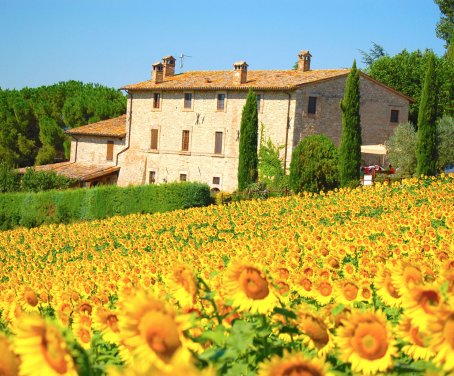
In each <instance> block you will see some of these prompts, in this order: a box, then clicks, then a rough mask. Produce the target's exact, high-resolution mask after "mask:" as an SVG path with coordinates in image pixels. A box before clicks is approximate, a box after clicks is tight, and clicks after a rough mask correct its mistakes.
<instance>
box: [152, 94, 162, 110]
mask: <svg viewBox="0 0 454 376" xmlns="http://www.w3.org/2000/svg"><path fill="white" fill-rule="evenodd" d="M160 107H161V94H160V93H154V94H153V108H154V109H159V108H160Z"/></svg>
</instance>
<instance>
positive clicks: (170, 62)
mask: <svg viewBox="0 0 454 376" xmlns="http://www.w3.org/2000/svg"><path fill="white" fill-rule="evenodd" d="M175 61H176V59H175V58H174V57H173V56H172V55H169V56H166V57H163V58H162V64H163V65H164V77H173V76H174V75H175Z"/></svg>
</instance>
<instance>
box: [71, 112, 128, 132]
mask: <svg viewBox="0 0 454 376" xmlns="http://www.w3.org/2000/svg"><path fill="white" fill-rule="evenodd" d="M66 133H67V134H70V135H74V136H104V137H124V136H125V135H126V115H121V116H119V117H116V118H113V119H108V120H102V121H98V122H97V123H92V124H88V125H83V126H81V127H77V128H73V129H69V130H67V131H66Z"/></svg>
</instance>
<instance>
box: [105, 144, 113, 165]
mask: <svg viewBox="0 0 454 376" xmlns="http://www.w3.org/2000/svg"><path fill="white" fill-rule="evenodd" d="M113 149H114V142H113V141H107V153H106V160H107V161H113Z"/></svg>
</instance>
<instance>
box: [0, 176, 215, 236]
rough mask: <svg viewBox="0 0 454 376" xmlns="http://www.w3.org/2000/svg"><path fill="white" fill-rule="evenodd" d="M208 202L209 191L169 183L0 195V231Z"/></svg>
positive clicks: (152, 211) (191, 184)
mask: <svg viewBox="0 0 454 376" xmlns="http://www.w3.org/2000/svg"><path fill="white" fill-rule="evenodd" d="M211 202H212V199H211V197H210V189H209V187H208V186H207V185H206V184H201V183H169V184H162V185H142V186H134V187H127V188H121V187H117V186H101V187H96V188H90V189H73V190H63V191H46V192H39V193H31V192H30V193H28V192H21V193H4V194H0V228H1V229H2V230H7V229H11V228H14V227H16V226H24V227H28V228H31V227H36V226H40V225H42V224H49V223H70V222H74V221H85V220H93V219H103V218H107V217H111V216H114V215H127V214H132V213H157V212H165V211H171V210H176V209H186V208H190V207H196V206H206V205H209V204H210V203H211Z"/></svg>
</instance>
